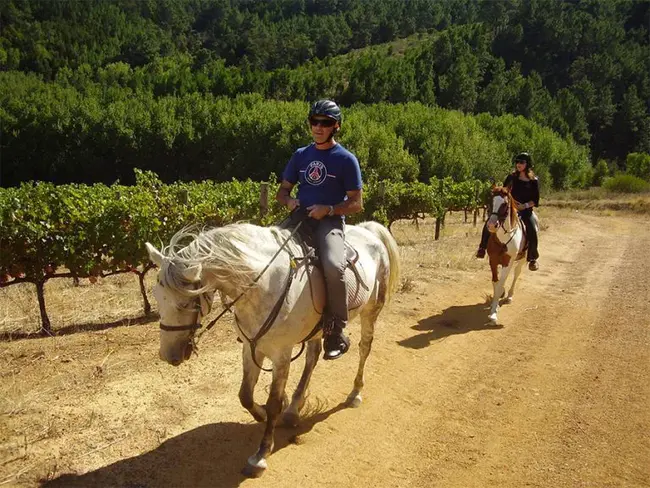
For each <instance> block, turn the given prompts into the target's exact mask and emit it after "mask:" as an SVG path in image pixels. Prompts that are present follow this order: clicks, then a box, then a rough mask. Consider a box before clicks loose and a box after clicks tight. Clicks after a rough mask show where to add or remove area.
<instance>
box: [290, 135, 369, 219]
mask: <svg viewBox="0 0 650 488" xmlns="http://www.w3.org/2000/svg"><path fill="white" fill-rule="evenodd" d="M282 179H284V180H287V181H288V182H289V183H292V184H294V185H295V184H296V183H298V195H297V197H298V200H300V206H301V207H303V208H306V207H309V206H310V205H316V204H320V205H336V204H337V203H341V202H342V201H343V200H346V199H347V195H346V192H348V191H354V190H361V186H362V181H361V168H360V167H359V161H358V160H357V158H356V156H355V155H354V154H352V153H351V152H350V151H348V150H347V149H345V148H344V147H343V146H341V145H340V144H336V145H335V146H334V147H332V148H330V149H324V150H321V149H317V148H316V145H315V144H310V145H309V146H306V147H301V148H300V149H298V150H297V151H296V152H295V153H293V156H291V159H290V160H289V162H288V163H287V167H286V168H285V169H284V173H282Z"/></svg>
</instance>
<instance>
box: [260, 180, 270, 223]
mask: <svg viewBox="0 0 650 488" xmlns="http://www.w3.org/2000/svg"><path fill="white" fill-rule="evenodd" d="M268 212H269V184H268V183H266V182H262V183H261V184H260V222H262V221H263V220H264V217H266V214H267V213H268Z"/></svg>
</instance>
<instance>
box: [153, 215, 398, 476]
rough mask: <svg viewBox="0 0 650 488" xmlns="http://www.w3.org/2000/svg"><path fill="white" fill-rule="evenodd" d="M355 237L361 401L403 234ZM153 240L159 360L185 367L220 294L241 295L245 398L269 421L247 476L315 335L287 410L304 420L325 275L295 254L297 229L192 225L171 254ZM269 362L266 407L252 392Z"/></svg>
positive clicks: (269, 444)
mask: <svg viewBox="0 0 650 488" xmlns="http://www.w3.org/2000/svg"><path fill="white" fill-rule="evenodd" d="M188 238H190V239H191V242H190V243H189V244H188V245H186V246H184V247H182V246H181V245H180V242H181V241H185V240H186V239H188ZM285 241H287V242H286V245H284V247H283V248H282V249H281V247H282V244H283V243H285ZM346 241H347V243H349V244H350V245H351V246H352V247H353V248H354V249H356V250H357V251H358V253H359V256H358V257H359V259H358V261H357V263H356V270H357V273H356V274H355V273H352V271H351V270H350V269H348V270H347V271H346V279H347V281H348V297H349V305H350V308H351V309H352V310H351V311H350V320H351V319H353V318H354V317H356V316H357V315H359V316H360V317H361V339H360V342H359V356H360V359H359V366H358V370H357V375H356V378H355V380H354V387H353V389H352V392H351V393H350V395H349V396H348V399H347V402H348V405H350V406H359V405H360V404H361V390H362V388H363V385H364V367H365V363H366V359H367V358H368V354H369V353H370V348H371V344H372V340H373V334H374V328H375V321H376V320H377V317H378V315H379V312H380V311H381V309H382V307H383V306H384V303H386V302H387V301H388V299H389V298H390V295H391V294H392V292H393V291H394V290H395V287H396V286H397V284H398V283H399V266H400V263H399V254H398V248H397V244H396V243H395V240H394V239H393V237H392V236H391V235H390V233H389V232H388V230H387V229H386V228H385V227H383V226H382V225H380V224H378V223H376V222H364V223H362V224H360V225H357V226H347V227H346ZM146 246H147V250H148V252H149V256H150V258H151V261H152V262H153V263H155V264H156V265H158V267H159V268H160V271H159V274H158V283H157V284H156V285H155V287H154V291H153V293H154V297H155V298H156V300H157V302H158V308H159V312H160V328H161V333H160V357H161V359H163V360H164V361H166V362H168V363H170V364H172V365H174V366H178V365H179V364H181V363H182V362H183V360H186V359H189V357H190V356H191V353H192V348H193V345H194V334H195V332H196V330H197V329H198V328H199V327H201V325H200V320H201V317H203V316H206V315H207V314H208V313H209V312H210V309H211V306H212V301H213V297H214V293H215V291H219V292H220V294H221V295H222V300H224V301H225V300H226V299H227V298H230V299H235V300H236V304H234V306H232V311H233V312H234V316H235V324H236V332H237V334H238V335H239V338H240V339H241V340H242V342H243V344H244V347H243V380H242V384H241V388H240V390H239V399H240V401H241V404H242V405H243V406H244V407H245V408H246V409H247V410H248V411H249V412H250V413H251V414H252V415H253V417H254V418H255V419H256V420H257V421H259V422H266V430H265V431H264V436H263V438H262V441H261V444H260V447H259V450H258V451H257V452H256V453H255V454H254V455H252V456H251V457H249V459H248V463H247V465H246V467H245V468H244V473H245V474H246V475H248V476H260V475H261V474H263V472H264V470H265V469H266V467H267V462H266V458H267V456H269V455H270V453H271V452H272V451H273V436H274V430H275V425H276V422H277V420H278V418H279V416H280V414H281V413H282V411H283V408H284V407H286V404H287V403H288V398H287V395H286V393H285V385H286V382H287V378H288V375H289V365H290V362H291V354H292V350H293V347H294V345H296V344H300V343H301V342H303V343H304V342H305V341H307V347H306V349H307V353H306V360H305V368H304V371H303V373H302V377H301V378H300V382H299V384H298V386H297V387H296V390H295V392H294V394H293V398H292V401H291V403H290V404H289V405H288V407H287V408H286V410H284V421H285V422H286V423H288V424H290V425H297V423H298V419H299V415H300V410H301V408H302V407H303V405H304V403H305V393H306V390H307V387H308V384H309V380H310V378H311V374H312V371H313V370H314V367H315V366H316V363H317V361H318V357H319V355H320V353H321V349H322V346H321V333H320V331H318V333H316V334H315V335H312V332H314V331H315V326H316V325H317V323H318V322H319V320H320V316H321V314H322V310H323V307H324V304H325V286H324V282H323V279H322V273H321V272H320V271H319V269H318V268H317V267H315V266H313V265H311V264H310V263H308V262H307V261H305V260H298V259H296V258H297V257H299V256H301V255H302V254H303V250H302V248H301V247H300V246H299V244H298V243H297V242H296V241H295V240H294V239H293V238H292V235H291V231H290V230H287V229H282V228H279V227H259V226H256V225H252V224H232V225H227V226H225V227H221V228H215V229H211V230H208V231H204V232H200V233H195V232H190V231H186V230H185V231H180V232H178V233H177V234H176V235H175V236H174V237H173V238H172V240H171V243H170V245H169V246H168V247H167V248H165V249H163V250H162V252H161V251H158V250H157V249H156V248H154V247H153V246H152V245H151V244H149V243H146ZM267 266H268V268H267ZM260 275H261V276H260ZM257 278H259V279H257ZM359 278H360V280H361V282H360V280H359ZM256 279H257V280H256ZM237 297H240V298H239V299H238V300H237ZM354 307H356V308H354ZM265 318H266V320H265ZM263 322H264V323H263ZM264 358H268V359H269V360H270V361H271V363H272V365H273V379H272V384H271V389H270V392H269V396H268V400H267V402H266V405H265V406H261V405H259V404H257V403H255V401H254V398H253V394H254V388H255V384H256V383H257V380H258V377H259V374H260V368H261V365H262V362H263V361H264Z"/></svg>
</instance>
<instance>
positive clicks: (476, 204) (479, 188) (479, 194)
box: [474, 181, 481, 227]
mask: <svg viewBox="0 0 650 488" xmlns="http://www.w3.org/2000/svg"><path fill="white" fill-rule="evenodd" d="M480 196H481V182H480V181H477V182H476V193H475V195H474V227H476V222H477V221H478V204H479V201H478V200H479V197H480Z"/></svg>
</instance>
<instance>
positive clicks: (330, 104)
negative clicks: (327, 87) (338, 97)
mask: <svg viewBox="0 0 650 488" xmlns="http://www.w3.org/2000/svg"><path fill="white" fill-rule="evenodd" d="M314 115H323V116H325V117H329V118H330V119H334V120H336V121H337V122H338V123H339V124H340V123H341V109H340V107H339V106H338V105H337V104H336V102H334V101H332V100H318V101H317V102H315V103H314V104H313V105H312V106H311V108H310V109H309V117H312V116H314Z"/></svg>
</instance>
